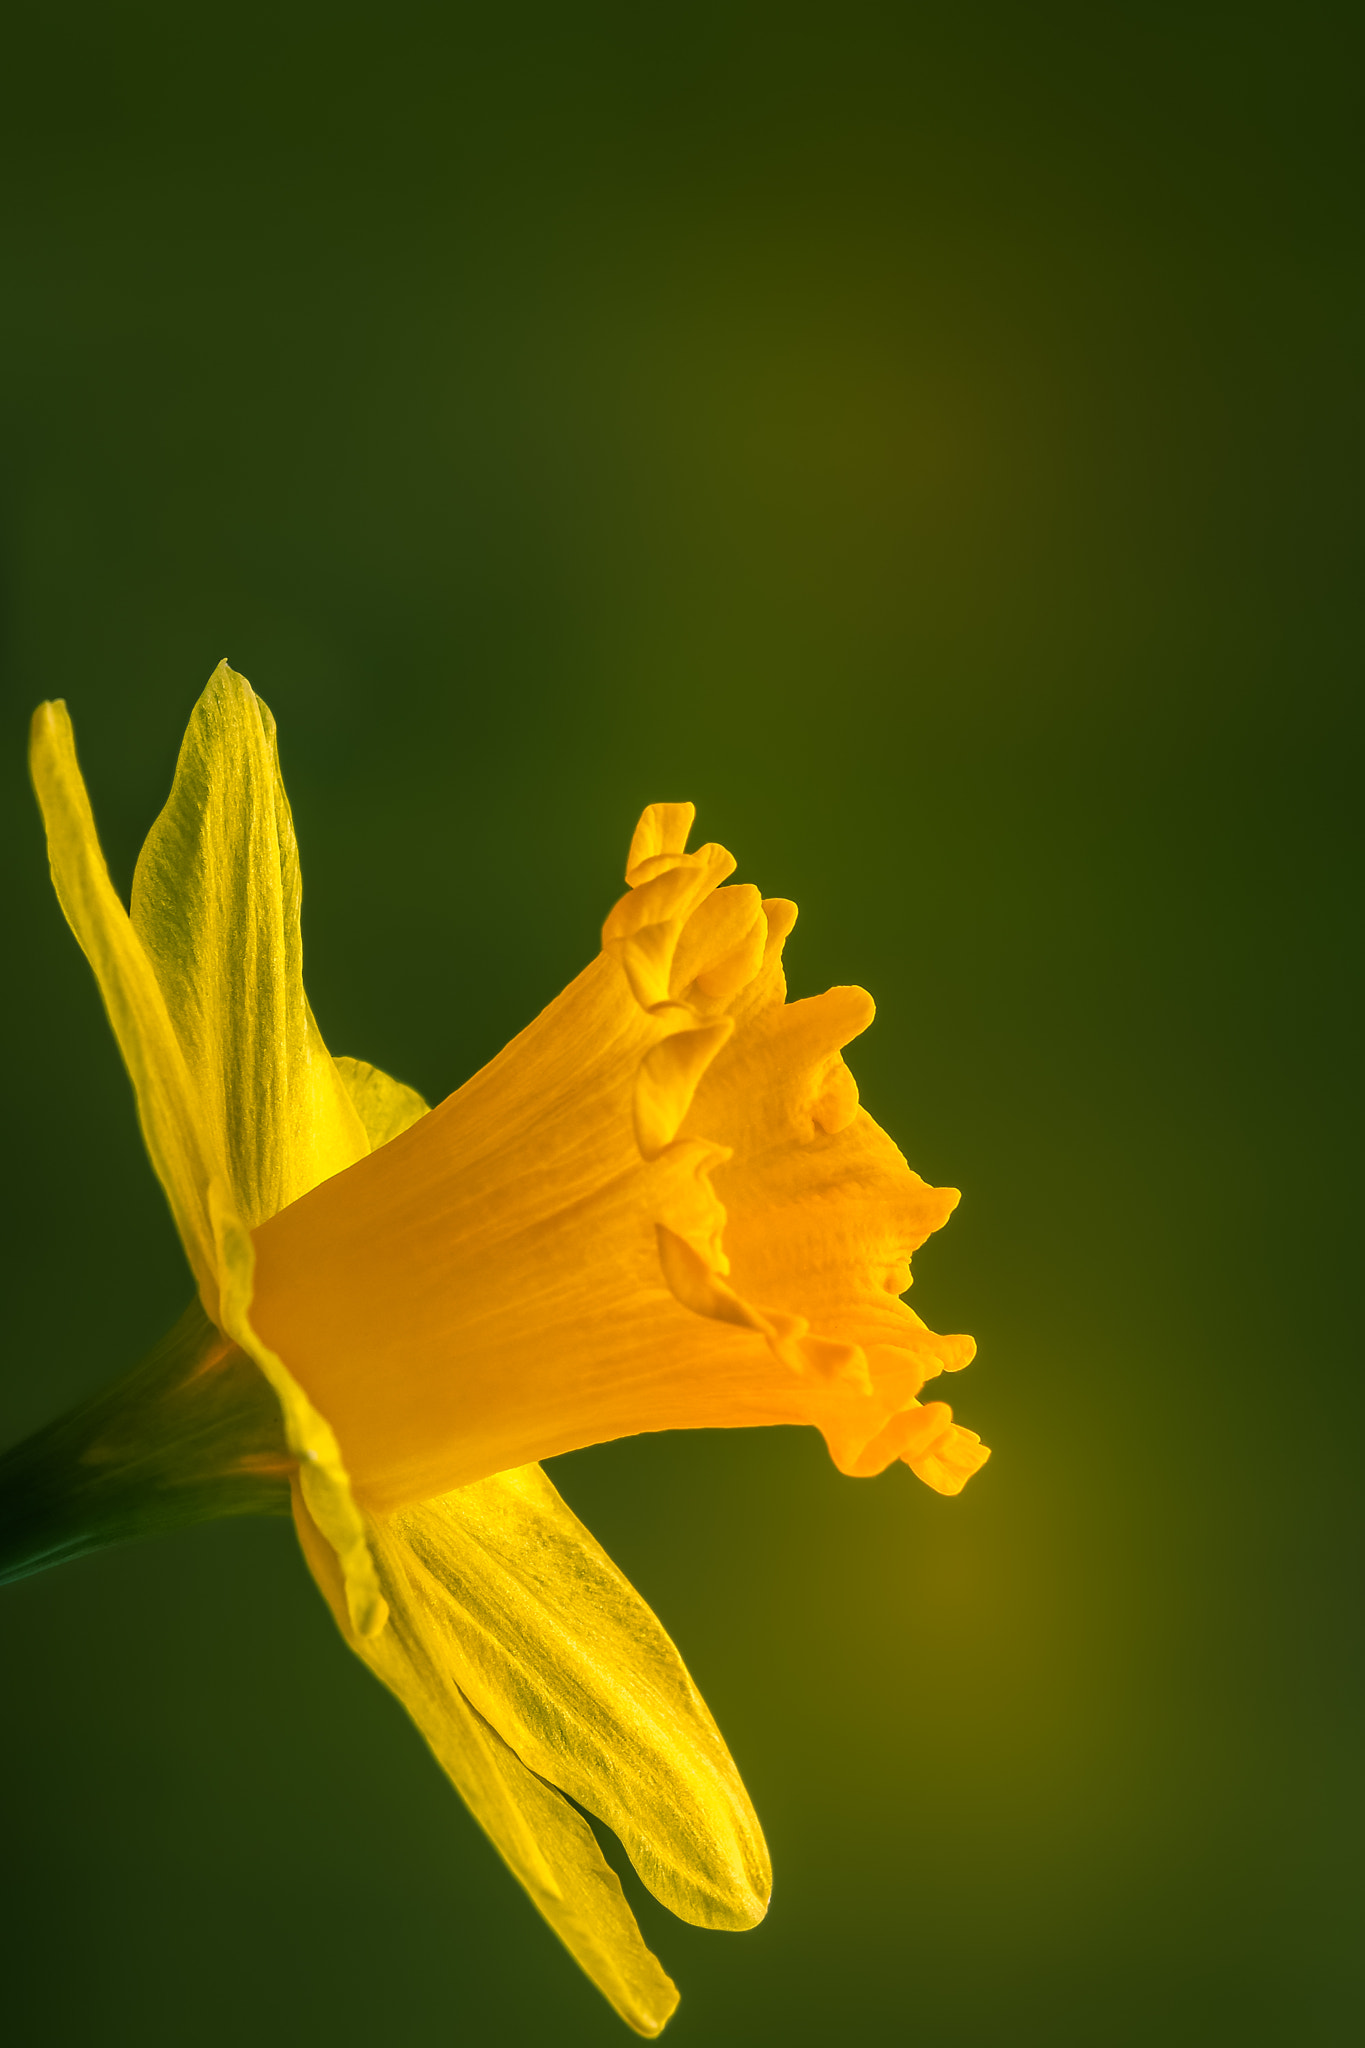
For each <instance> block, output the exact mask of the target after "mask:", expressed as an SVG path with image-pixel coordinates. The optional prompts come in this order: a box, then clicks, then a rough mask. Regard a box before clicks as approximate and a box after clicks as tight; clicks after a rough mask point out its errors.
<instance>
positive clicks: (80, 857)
mask: <svg viewBox="0 0 1365 2048" xmlns="http://www.w3.org/2000/svg"><path fill="white" fill-rule="evenodd" d="M29 762H30V767H31V769H32V773H33V786H34V788H35V790H36V791H37V794H38V802H39V805H40V806H41V808H42V813H43V823H44V825H45V826H46V828H47V850H48V859H49V861H50V863H51V867H52V882H53V887H54V888H55V889H56V892H57V900H58V902H59V903H60V904H61V906H62V910H63V912H64V913H65V916H66V921H67V923H68V924H69V925H70V927H71V929H72V931H73V932H74V933H75V935H76V938H77V941H78V942H79V944H80V948H81V951H82V952H83V953H84V954H85V957H86V959H87V960H88V961H89V962H90V965H91V967H92V968H93V969H94V972H95V979H96V980H97V981H98V983H99V988H100V994H101V995H102V996H103V998H104V1006H105V1008H106V1010H107V1011H108V1013H109V1021H110V1023H111V1024H112V1026H113V1029H114V1036H115V1038H116V1039H117V1040H118V1046H119V1051H120V1052H121V1053H122V1055H123V1063H124V1065H125V1066H126V1067H127V1069H128V1073H129V1076H130V1078H131V1080H132V1083H133V1090H134V1093H135V1095H136V1097H137V1110H138V1120H139V1122H140V1123H141V1126H142V1135H143V1139H144V1140H145V1142H146V1146H147V1151H148V1154H149V1155H150V1157H151V1161H152V1165H153V1167H154V1168H155V1169H156V1174H157V1178H158V1179H159V1180H160V1182H161V1185H162V1187H163V1188H164V1189H165V1191H166V1197H167V1200H168V1201H169V1203H170V1205H171V1214H172V1215H173V1216H174V1218H175V1226H176V1229H177V1230H178V1231H179V1233H180V1241H181V1243H182V1244H183V1245H184V1247H185V1253H186V1256H187V1257H188V1259H189V1262H190V1265H191V1268H192V1269H193V1272H194V1277H195V1279H196V1281H197V1282H198V1284H199V1292H200V1296H201V1298H202V1300H203V1303H204V1307H205V1309H206V1311H207V1312H208V1314H209V1316H210V1317H211V1318H213V1319H214V1320H215V1321H216V1320H217V1314H218V1281H217V1271H216V1266H215V1256H214V1240H213V1225H212V1222H211V1220H210V1217H209V1212H208V1190H209V1183H210V1182H211V1181H212V1180H213V1179H214V1178H215V1176H216V1175H218V1174H220V1173H221V1171H222V1169H221V1166H220V1163H219V1160H218V1156H217V1153H216V1149H215V1145H214V1135H213V1132H212V1131H211V1129H209V1128H208V1127H207V1126H206V1123H205V1120H204V1118H203V1116H202V1114H201V1109H200V1104H199V1100H198V1096H197V1093H196V1089H195V1084H194V1081H193V1079H192V1077H191V1074H190V1071H189V1068H188V1065H187V1063H186V1060H185V1057H184V1054H183V1052H182V1050H181V1047H180V1044H179V1041H178V1039H177V1037H176V1032H175V1027H174V1023H173V1021H172V1019H171V1016H170V1013H169V1011H168V1009H167V1006H166V999H165V996H164V994H163V992H162V988H161V984H160V982H159V980H158V978H157V975H156V972H155V969H154V967H153V965H152V962H151V961H150V960H149V959H148V957H147V953H146V951H145V950H144V948H143V945H142V942H141V940H140V939H139V938H138V935H137V933H136V932H135V931H134V929H133V926H132V924H131V922H130V920H129V917H128V913H127V911H126V910H125V909H124V907H123V904H122V903H121V902H120V900H119V897H118V894H117V892H116V890H115V888H114V885H113V883H112V882H111V881H110V879H109V870H108V868H107V867H106V866H105V862H104V855H103V854H102V853H101V851H100V843H99V836H98V834H97V833H96V831H95V820H94V817H93V815H92V813H91V810H90V798H89V796H88V795H87V793H86V788H85V783H84V781H83V780H82V777H81V771H80V768H79V766H78V765H77V761H76V742H75V737H74V735H73V733H72V730H71V720H70V718H69V716H68V715H67V709H66V706H65V704H63V703H61V702H60V701H58V702H56V703H52V704H40V705H39V707H38V709H37V710H36V711H35V712H34V714H33V728H32V736H31V743H30V750H29Z"/></svg>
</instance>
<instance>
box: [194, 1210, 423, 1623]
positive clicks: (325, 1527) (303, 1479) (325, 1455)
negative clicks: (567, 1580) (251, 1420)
mask: <svg viewBox="0 0 1365 2048" xmlns="http://www.w3.org/2000/svg"><path fill="white" fill-rule="evenodd" d="M209 1204H210V1209H211V1212H212V1216H213V1225H214V1236H215V1245H216V1262H217V1269H218V1273H219V1277H220V1283H221V1284H220V1306H219V1315H218V1323H219V1328H220V1329H222V1330H223V1331H224V1332H225V1333H226V1334H227V1335H228V1336H229V1337H231V1338H232V1339H233V1341H234V1342H235V1343H237V1344H239V1345H240V1346H241V1348H242V1350H243V1351H245V1352H246V1354H247V1356H248V1358H250V1359H253V1360H254V1361H255V1363H256V1365H258V1366H259V1368H260V1370H261V1371H262V1372H263V1373H264V1375H265V1377H266V1379H267V1380H268V1381H269V1382H270V1385H271V1386H272V1387H273V1388H274V1390H275V1393H276V1396H277V1397H278V1400H279V1404H280V1410H281V1413H282V1414H283V1417H284V1427H285V1438H286V1440H287V1442H288V1445H289V1448H290V1450H291V1451H292V1452H293V1454H294V1456H295V1457H296V1458H297V1459H298V1461H299V1465H298V1475H297V1480H296V1482H295V1484H296V1488H297V1490H298V1491H299V1492H300V1493H301V1494H302V1498H303V1501H304V1503H305V1505H306V1506H307V1509H308V1513H309V1515H310V1517H311V1519H312V1523H313V1525H314V1526H315V1529H316V1530H319V1531H321V1533H322V1535H323V1536H324V1537H325V1538H326V1540H327V1542H328V1543H329V1544H330V1546H331V1550H332V1553H333V1555H334V1557H335V1560H336V1564H337V1567H338V1569H339V1572H340V1578H341V1581H342V1583H344V1587H345V1603H346V1611H347V1615H348V1618H349V1622H350V1625H351V1628H352V1629H353V1631H354V1633H355V1634H356V1635H358V1636H361V1637H369V1636H373V1635H375V1634H377V1633H378V1631H379V1630H380V1629H382V1628H383V1626H384V1623H385V1621H386V1620H387V1619H388V1608H387V1606H386V1605H385V1602H384V1598H383V1595H382V1594H381V1593H380V1590H379V1581H378V1578H377V1576H376V1573H375V1566H374V1560H373V1557H372V1555H371V1549H370V1542H369V1535H370V1532H369V1530H368V1528H367V1526H366V1522H365V1519H364V1517H363V1516H362V1515H361V1513H360V1510H359V1509H358V1508H357V1506H356V1504H355V1501H354V1499H353V1498H352V1495H351V1482H350V1478H349V1475H348V1474H347V1471H346V1467H345V1465H344V1464H343V1463H342V1459H341V1453H340V1451H339V1450H338V1449H337V1440H336V1437H335V1436H334V1435H333V1433H332V1429H331V1426H330V1424H329V1423H327V1422H326V1421H325V1420H324V1418H323V1417H322V1416H321V1415H319V1414H318V1412H317V1410H316V1408H314V1406H313V1404H312V1402H311V1401H310V1400H309V1399H308V1396H307V1395H306V1394H305V1393H304V1391H303V1388H302V1387H301V1386H300V1385H299V1384H298V1382H297V1380H295V1378H294V1377H293V1375H292V1374H291V1373H290V1371H289V1370H288V1368H287V1367H286V1366H285V1364H284V1363H283V1361H282V1360H281V1359H280V1358H278V1357H277V1356H276V1354H275V1353H274V1352H273V1351H272V1350H271V1349H270V1346H269V1345H268V1344H264V1343H262V1341H261V1339H260V1337H259V1336H258V1335H257V1333H256V1330H255V1328H254V1327H253V1325H252V1320H251V1296H252V1284H253V1267H254V1265H255V1253H254V1252H253V1250H252V1244H251V1236H250V1233H249V1232H248V1230H247V1229H246V1226H245V1225H244V1224H243V1222H242V1221H241V1219H240V1217H238V1216H237V1215H236V1214H234V1212H233V1210H232V1208H231V1206H230V1203H229V1201H228V1196H227V1190H226V1189H225V1188H224V1186H223V1184H222V1182H221V1181H214V1182H213V1183H212V1185H211V1187H210V1189H209Z"/></svg>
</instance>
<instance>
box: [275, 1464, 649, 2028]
mask: <svg viewBox="0 0 1365 2048" xmlns="http://www.w3.org/2000/svg"><path fill="white" fill-rule="evenodd" d="M295 1519H296V1522H297V1526H298V1530H299V1537H300V1541H301V1542H302V1545H303V1548H304V1552H305V1555H306V1556H307V1558H308V1562H309V1564H310V1566H311V1567H312V1570H313V1574H314V1576H315V1578H316V1579H317V1580H318V1583H319V1585H320V1586H321V1587H322V1588H323V1590H324V1592H325V1593H327V1595H328V1598H329V1601H330V1604H331V1606H332V1610H333V1613H334V1614H335V1616H336V1619H337V1623H338V1626H339V1627H340V1628H341V1631H342V1633H343V1635H345V1636H346V1638H347V1640H348V1641H349V1642H350V1644H351V1646H352V1648H353V1649H354V1650H355V1651H356V1652H357V1654H358V1655H359V1656H361V1657H362V1658H363V1659H364V1660H365V1662H366V1663H367V1664H368V1665H369V1666H370V1668H371V1670H372V1671H373V1672H374V1673H375V1675H376V1677H378V1678H380V1679H382V1681H383V1683H384V1684H385V1685H386V1686H388V1688H389V1690H390V1691H391V1692H392V1693H394V1694H395V1695H396V1697H397V1698H398V1699H399V1700H400V1701H401V1702H402V1704H403V1705H404V1706H405V1707H406V1708H407V1710H408V1712H409V1714H411V1716H412V1718H413V1720H414V1721H415V1722H416V1724H417V1726H418V1728H419V1729H420V1730H421V1732H422V1734H423V1735H424V1736H425V1738H426V1740H427V1742H428V1743H429V1744H430V1746H431V1749H432V1751H433V1752H434V1754H435V1756H436V1759H437V1761H438V1762H439V1763H440V1765H441V1767H442V1769H443V1770H444V1771H445V1772H446V1774H447V1776H448V1777H449V1778H450V1780H451V1783H452V1784H453V1785H454V1786H455V1789H456V1790H457V1791H458V1792H459V1794H460V1796H461V1797H462V1798H463V1800H464V1801H465V1803H466V1805H467V1806H468V1807H469V1809H470V1811H471V1812H472V1813H473V1815H474V1817H475V1819H476V1820H477V1821H478V1823H479V1825H480V1826H481V1827H482V1828H483V1829H484V1831H485V1833H486V1834H487V1835H488V1836H489V1838H490V1839H491V1840H492V1842H493V1843H494V1845H495V1847H496V1848H497V1849H498V1851H499V1853H500V1855H501V1856H502V1857H503V1860H504V1861H505V1862H506V1864H507V1865H508V1867H509V1869H511V1870H512V1871H513V1873H514V1874H515V1875H516V1877H518V1878H519V1879H520V1881H521V1883H522V1884H523V1885H524V1886H525V1888H526V1890H527V1891H528V1892H529V1893H530V1895H531V1897H532V1899H533V1900H534V1901H535V1904H536V1905H537V1906H538V1907H539V1909H540V1911H541V1912H542V1913H543V1914H544V1916H545V1918H546V1919H547V1920H548V1921H549V1923H550V1925H551V1926H552V1927H553V1928H554V1930H555V1933H556V1934H557V1935H558V1936H559V1938H560V1940H561V1941H562V1942H563V1943H564V1945H565V1947H566V1948H567V1949H568V1950H569V1952H570V1954H571V1955H572V1956H573V1957H574V1958H575V1960H576V1961H577V1962H578V1963H579V1964H580V1966H581V1967H582V1968H583V1969H584V1970H585V1971H586V1972H587V1974H588V1976H589V1977H591V1978H592V1980H593V1982H594V1983H595V1984H596V1985H597V1987H598V1989H599V1990H600V1991H601V1992H602V1993H603V1995H604V1996H605V1997H606V1998H608V1999H609V2000H610V2001H611V2003H612V2005H613V2006H615V2008H616V2010H617V2012H619V2013H620V2015H621V2017H622V2019H624V2020H625V2021H626V2022H627V2024H628V2025H629V2026H631V2027H633V2028H634V2029H635V2031H636V2033H638V2034H643V2035H645V2036H646V2037H652V2036H654V2035H656V2034H658V2033H659V2032H660V2030H661V2029H662V2027H663V2026H664V2024H665V2022H666V2021H667V2019H668V2017H669V2015H670V2013H672V2012H673V2010H674V2009H675V2007H676V2006H677V2003H678V1993H677V1989H676V1987H675V1986H674V1985H673V1983H672V1982H671V1980H670V1979H669V1978H668V1976H667V1975H666V1974H665V1973H664V1971H663V1970H662V1969H661V1967H660V1965H659V1963H658V1962H657V1960H656V1959H655V1957H654V1956H653V1955H652V1954H651V1953H650V1951H649V1950H648V1949H647V1948H646V1946H645V1944H644V1941H643V1940H642V1938H641V1935H640V1930H639V1928H638V1926H637V1925H636V1923H635V1917H634V1915H633V1914H632V1913H631V1910H630V1908H629V1906H628V1905H627V1904H626V1900H625V1895H624V1893H623V1892H622V1890H621V1885H620V1881H619V1879H618V1878H617V1876H616V1874H615V1872H614V1871H613V1870H612V1869H611V1867H610V1865H609V1864H608V1863H607V1861H606V1859H605V1858H604V1857H603V1855H602V1852H601V1850H600V1849H599V1848H598V1846H597V1843H596V1840H595V1839H594V1837H593V1833H592V1830H591V1829H590V1828H589V1827H588V1825H587V1823H586V1821H584V1820H583V1819H582V1818H581V1816H580V1815H579V1814H577V1813H576V1812H575V1811H574V1809H573V1808H572V1807H571V1806H570V1805H569V1803H568V1801H567V1800H565V1799H564V1798H562V1797H561V1795H560V1794H559V1793H558V1792H556V1791H554V1790H553V1789H552V1787H551V1786H549V1785H547V1784H546V1783H545V1782H544V1780H543V1779H542V1778H541V1777H539V1776H538V1775H537V1774H536V1772H535V1771H534V1770H532V1769H528V1767H527V1765H526V1764H525V1763H523V1762H522V1760H521V1759H520V1757H519V1756H518V1755H517V1754H516V1753H515V1751H514V1750H513V1749H512V1748H511V1747H509V1745H508V1744H507V1743H506V1742H505V1741H504V1740H503V1738H502V1736H501V1735H499V1733H498V1732H497V1730H496V1729H495V1728H494V1727H492V1726H491V1725H490V1723H489V1722H488V1721H487V1720H486V1719H485V1718H484V1717H483V1715H482V1714H480V1713H479V1712H478V1711H477V1710H476V1709H475V1708H474V1707H473V1706H472V1705H471V1703H470V1701H469V1699H468V1697H467V1696H466V1694H465V1692H464V1691H463V1690H462V1688H461V1685H460V1683H459V1679H458V1676H457V1669H458V1666H457V1664H456V1663H455V1661H454V1660H453V1659H452V1655H451V1640H452V1638H451V1626H452V1622H453V1621H456V1620H458V1619H459V1618H460V1617H459V1616H458V1612H457V1610H455V1607H454V1602H453V1600H452V1598H451V1596H450V1594H449V1592H448V1591H447V1589H446V1588H445V1587H444V1586H443V1585H442V1582H441V1581H440V1580H439V1579H438V1578H437V1577H435V1576H434V1575H433V1574H432V1573H431V1572H430V1570H429V1569H428V1568H427V1567H426V1566H425V1565H424V1564H423V1563H422V1561H421V1560H420V1558H419V1556H418V1554H417V1552H416V1551H415V1550H413V1549H412V1548H411V1547H410V1546H409V1545H408V1544H407V1543H406V1542H405V1541H404V1539H403V1537H402V1535H401V1534H399V1533H398V1532H396V1531H394V1530H393V1529H392V1528H390V1530H389V1531H388V1533H387V1534H385V1533H384V1532H381V1531H376V1532H375V1534H376V1542H375V1550H376V1555H377V1558H378V1562H379V1570H380V1580H381V1584H382V1587H383V1590H384V1594H385V1596H386V1599H387V1603H388V1608H389V1614H390V1619H389V1624H388V1626H387V1627H386V1628H385V1629H384V1630H383V1631H382V1632H381V1633H380V1634H379V1635H376V1636H372V1637H369V1638H362V1637H359V1636H357V1634H356V1633H355V1631H354V1628H353V1627H352V1625H351V1622H350V1617H349V1613H348V1609H347V1604H346V1600H345V1596H344V1591H343V1588H342V1585H341V1581H340V1576H339V1573H338V1571H337V1566H336V1558H335V1553H334V1551H333V1549H332V1547H331V1546H330V1545H329V1544H328V1543H326V1542H325V1541H324V1540H323V1539H322V1537H321V1536H320V1535H319V1534H318V1531H317V1530H316V1529H315V1528H314V1526H313V1524H312V1520H311V1517H310V1516H309V1514H308V1512H307V1509H306V1507H305V1506H304V1505H303V1503H302V1501H301V1500H296V1506H295Z"/></svg>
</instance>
